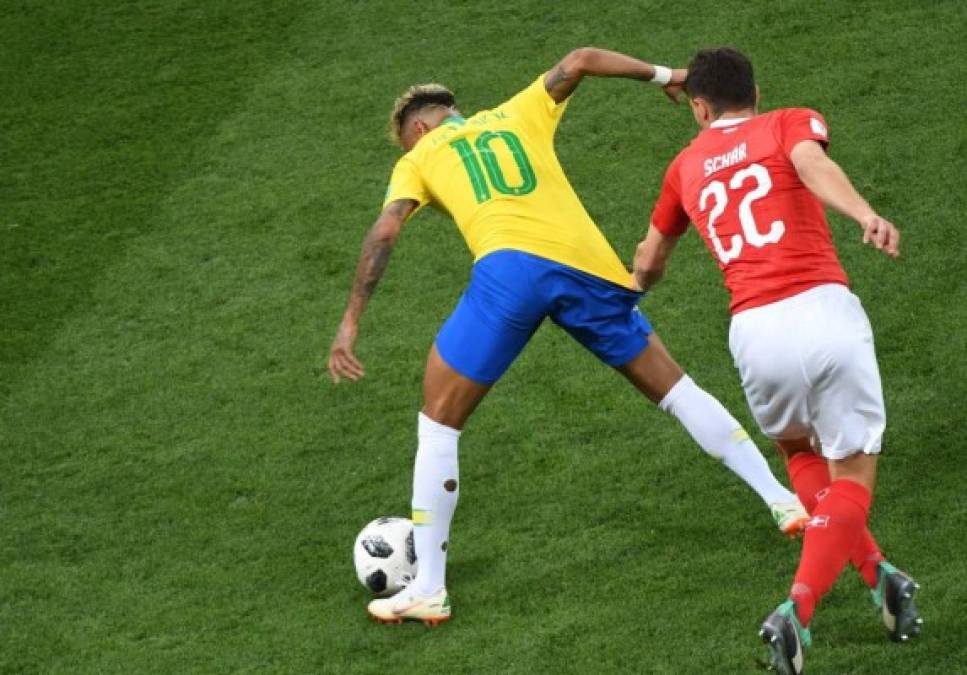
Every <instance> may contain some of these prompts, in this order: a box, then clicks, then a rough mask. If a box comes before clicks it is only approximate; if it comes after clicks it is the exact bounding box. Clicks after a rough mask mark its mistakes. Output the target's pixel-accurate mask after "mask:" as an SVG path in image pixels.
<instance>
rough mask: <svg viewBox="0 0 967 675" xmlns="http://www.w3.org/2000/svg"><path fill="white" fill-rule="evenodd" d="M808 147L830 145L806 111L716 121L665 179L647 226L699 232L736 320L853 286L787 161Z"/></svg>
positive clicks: (820, 214) (813, 201) (819, 208)
mask: <svg viewBox="0 0 967 675" xmlns="http://www.w3.org/2000/svg"><path fill="white" fill-rule="evenodd" d="M804 140H813V141H818V142H820V143H822V145H823V146H824V147H825V146H826V145H828V143H829V140H828V132H827V130H826V121H825V120H824V119H823V117H822V115H820V114H819V113H817V112H815V111H813V110H807V109H805V108H788V109H784V110H775V111H773V112H769V113H764V114H762V115H756V116H755V117H751V118H746V119H744V120H718V121H716V122H714V123H713V124H712V127H710V128H708V129H704V130H703V131H702V132H701V133H700V134H699V135H698V136H696V137H695V138H694V139H693V140H692V142H691V143H690V144H689V145H688V147H686V148H685V149H684V150H682V151H681V152H680V153H679V154H678V156H677V157H675V159H674V160H673V161H672V163H671V165H669V167H668V171H667V172H666V173H665V180H664V183H663V184H662V189H661V196H660V197H659V198H658V203H657V204H656V205H655V210H654V213H653V214H652V216H651V222H652V224H653V225H654V226H655V227H656V228H658V230H659V231H660V232H662V233H663V234H665V235H668V236H672V237H677V236H679V235H681V234H683V233H684V232H685V230H686V229H687V228H688V223H689V221H691V222H693V223H695V227H696V228H697V229H698V231H699V233H700V234H701V235H702V239H704V240H705V245H706V246H708V248H709V250H710V251H712V254H713V255H714V256H715V257H716V259H717V260H718V263H719V267H720V268H721V269H722V272H723V274H724V275H725V286H726V288H728V289H729V292H730V293H731V294H732V304H731V307H730V309H731V311H732V313H733V314H735V313H737V312H741V311H742V310H744V309H751V308H752V307H758V306H759V305H766V304H769V303H770V302H775V301H777V300H782V299H783V298H788V297H789V296H792V295H796V294H797V293H801V292H802V291H805V290H807V289H809V288H812V287H813V286H818V285H819V284H827V283H840V284H846V283H847V279H846V273H845V272H844V271H843V268H842V266H841V265H840V263H839V258H837V256H836V250H835V248H834V247H833V240H832V236H831V235H830V231H829V222H828V221H827V220H826V213H825V211H824V210H823V205H822V203H821V202H820V201H819V200H818V199H817V198H816V196H815V195H813V193H812V192H810V191H809V190H808V189H807V188H806V186H805V185H803V184H802V181H800V180H799V175H798V174H797V173H796V168H795V167H794V166H793V164H792V161H791V160H790V159H789V153H790V152H792V149H793V148H794V147H795V146H796V144H797V143H799V142H800V141H804Z"/></svg>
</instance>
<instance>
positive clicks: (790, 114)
mask: <svg viewBox="0 0 967 675" xmlns="http://www.w3.org/2000/svg"><path fill="white" fill-rule="evenodd" d="M760 117H762V118H766V119H768V120H770V121H772V122H774V123H777V124H790V123H795V122H799V121H804V120H809V119H815V120H819V121H821V122H823V123H825V118H824V117H823V114H822V113H821V112H819V111H818V110H816V109H814V108H779V109H777V110H771V111H769V112H767V113H762V115H760Z"/></svg>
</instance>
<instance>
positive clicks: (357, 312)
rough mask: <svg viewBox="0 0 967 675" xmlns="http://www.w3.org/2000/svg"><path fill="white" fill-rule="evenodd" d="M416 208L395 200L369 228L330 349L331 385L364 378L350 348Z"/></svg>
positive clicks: (410, 203) (360, 366)
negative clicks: (371, 298) (398, 241)
mask: <svg viewBox="0 0 967 675" xmlns="http://www.w3.org/2000/svg"><path fill="white" fill-rule="evenodd" d="M416 205H417V203H416V202H415V201H413V200H412V199H397V200H396V201H393V202H390V203H389V204H387V205H386V208H385V209H383V212H382V213H381V214H379V218H377V219H376V222H375V223H373V226H372V227H371V228H370V230H369V233H368V234H367V235H366V240H365V241H363V250H362V253H360V255H359V264H358V265H357V266H356V278H355V280H354V281H353V288H352V290H351V291H350V292H349V302H348V303H347V304H346V312H345V313H344V314H343V317H342V323H340V324H339V330H338V331H337V332H336V338H335V339H334V340H333V341H332V347H331V348H330V350H329V374H330V376H331V377H332V381H333V382H336V383H338V382H339V380H340V378H343V377H345V378H347V379H349V380H352V381H354V382H355V381H356V380H358V379H359V378H361V377H362V376H363V375H364V374H365V371H364V369H363V364H362V363H360V362H359V359H357V358H356V356H355V355H354V354H353V346H354V345H355V343H356V335H357V334H358V332H359V317H360V316H362V314H363V310H365V309H366V305H367V303H368V302H369V298H370V297H371V296H372V295H373V291H374V290H376V284H378V283H379V280H380V278H381V277H382V276H383V272H385V271H386V265H387V264H388V263H389V257H390V254H391V253H392V252H393V247H394V246H395V245H396V240H397V239H398V238H399V236H400V230H401V229H402V228H403V223H404V222H406V218H407V217H408V216H409V215H410V214H411V213H412V212H413V209H415V208H416Z"/></svg>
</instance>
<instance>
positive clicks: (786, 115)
mask: <svg viewBox="0 0 967 675" xmlns="http://www.w3.org/2000/svg"><path fill="white" fill-rule="evenodd" d="M779 141H780V143H781V144H782V150H783V152H784V153H786V156H787V157H788V156H789V153H791V152H792V149H793V148H794V147H796V144H797V143H799V142H800V141H817V142H818V143H819V144H820V145H822V146H823V147H824V148H826V147H828V146H829V129H828V128H827V126H826V120H825V119H824V118H823V116H822V115H820V114H819V113H818V112H816V111H815V110H809V109H808V108H789V109H788V110H783V111H782V116H781V117H780V119H779Z"/></svg>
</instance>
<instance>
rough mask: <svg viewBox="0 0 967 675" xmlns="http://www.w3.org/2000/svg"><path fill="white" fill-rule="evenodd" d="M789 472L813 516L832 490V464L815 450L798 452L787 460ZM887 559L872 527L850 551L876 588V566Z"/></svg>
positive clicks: (858, 569) (859, 570) (860, 571)
mask: <svg viewBox="0 0 967 675" xmlns="http://www.w3.org/2000/svg"><path fill="white" fill-rule="evenodd" d="M786 471H787V472H788V473H789V481H790V482H791V483H792V489H793V490H795V491H796V496H797V497H799V501H801V502H802V505H803V506H805V507H806V511H808V512H809V514H810V515H812V514H813V512H815V511H816V506H817V505H818V503H819V501H820V500H821V499H822V498H823V497H824V496H825V495H826V492H827V491H828V490H829V466H828V465H827V464H826V460H825V459H824V458H823V457H821V456H820V455H817V454H816V453H815V452H797V453H795V454H794V455H792V457H790V458H789V459H788V460H786ZM881 560H884V558H883V554H882V553H881V552H880V547H879V546H878V545H877V543H876V540H875V539H873V535H872V534H870V531H869V529H868V528H864V529H863V536H862V537H861V538H860V543H859V545H858V546H857V547H856V550H854V551H853V552H852V553H851V554H850V562H852V563H853V567H855V568H856V571H857V572H859V573H860V575H861V576H862V577H863V581H865V582H866V585H867V586H869V587H870V588H875V587H876V568H877V565H879V563H880V561H881Z"/></svg>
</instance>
